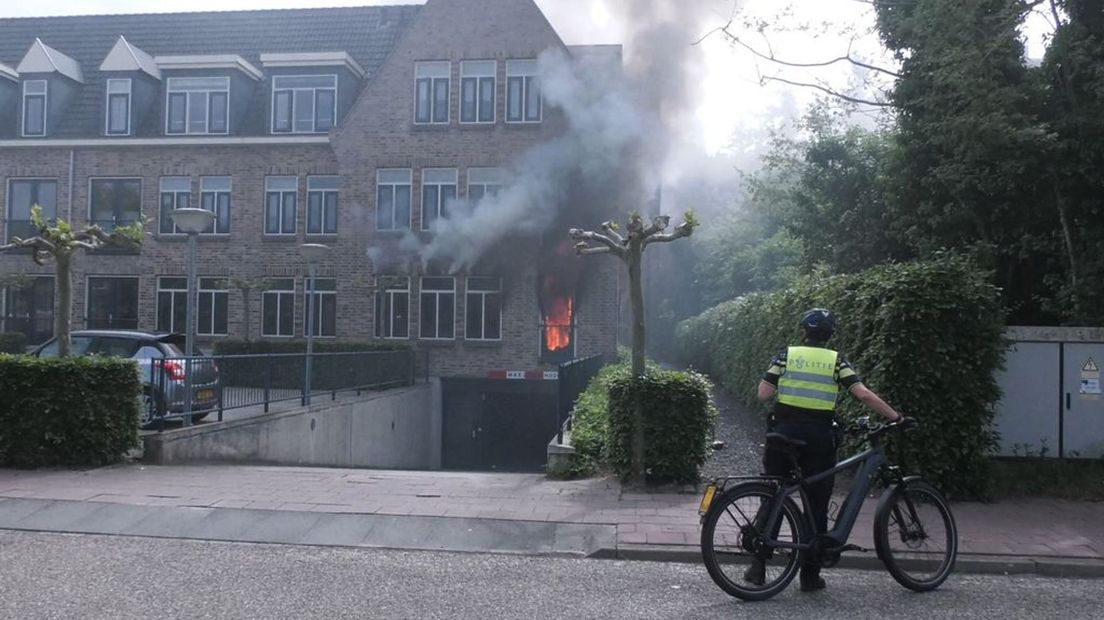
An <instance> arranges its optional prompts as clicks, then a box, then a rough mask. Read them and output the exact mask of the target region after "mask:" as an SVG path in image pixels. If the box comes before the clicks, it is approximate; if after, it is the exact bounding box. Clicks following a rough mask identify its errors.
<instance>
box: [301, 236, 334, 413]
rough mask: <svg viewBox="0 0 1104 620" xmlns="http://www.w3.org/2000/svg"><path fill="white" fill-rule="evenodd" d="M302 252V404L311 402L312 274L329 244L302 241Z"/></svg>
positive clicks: (327, 249) (312, 348)
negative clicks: (305, 289) (304, 353)
mask: <svg viewBox="0 0 1104 620" xmlns="http://www.w3.org/2000/svg"><path fill="white" fill-rule="evenodd" d="M299 249H300V250H301V251H302V252H303V258H304V259H306V261H307V274H308V284H307V286H308V292H307V325H306V332H307V363H306V365H305V367H306V370H305V371H304V375H303V405H304V406H305V405H309V404H310V402H311V363H312V356H313V355H314V313H315V312H316V310H315V307H314V276H315V273H316V271H317V269H318V263H319V262H320V261H321V260H322V259H323V258H324V257H325V256H326V254H327V253H328V252H329V251H330V246H328V245H325V244H322V243H304V244H303V245H301V246H299Z"/></svg>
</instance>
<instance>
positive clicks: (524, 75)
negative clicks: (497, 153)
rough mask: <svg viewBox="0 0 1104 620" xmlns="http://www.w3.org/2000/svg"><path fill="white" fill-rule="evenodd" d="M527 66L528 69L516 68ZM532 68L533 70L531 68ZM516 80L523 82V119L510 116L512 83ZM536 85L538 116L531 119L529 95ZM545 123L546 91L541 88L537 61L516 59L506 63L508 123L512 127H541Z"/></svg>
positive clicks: (521, 109)
mask: <svg viewBox="0 0 1104 620" xmlns="http://www.w3.org/2000/svg"><path fill="white" fill-rule="evenodd" d="M511 65H512V66H513V67H519V66H521V65H525V66H526V67H527V68H526V69H518V68H515V69H513V70H511ZM529 67H531V68H529ZM514 79H520V80H521V108H520V111H521V117H520V118H511V116H510V92H511V88H510V82H511V80H514ZM534 84H535V85H536V88H537V94H538V95H539V96H538V98H537V114H536V118H530V115H529V93H530V89H531V88H532V87H533V86H534ZM542 122H544V89H542V88H541V84H540V77H539V76H538V74H537V61H536V59H531V58H529V59H523V58H515V59H513V60H507V61H506V123H508V124H510V125H539V124H540V123H542Z"/></svg>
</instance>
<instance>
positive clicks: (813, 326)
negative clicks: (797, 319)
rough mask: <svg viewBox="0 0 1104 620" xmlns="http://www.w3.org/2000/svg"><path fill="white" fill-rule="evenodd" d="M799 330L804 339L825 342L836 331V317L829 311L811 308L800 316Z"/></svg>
mask: <svg viewBox="0 0 1104 620" xmlns="http://www.w3.org/2000/svg"><path fill="white" fill-rule="evenodd" d="M799 326H800V327H801V329H803V330H805V338H806V339H808V340H812V341H813V342H827V341H828V339H829V338H831V337H832V334H833V333H835V331H836V315H834V314H832V311H831V310H826V309H824V308H813V309H812V310H809V311H808V312H806V313H805V314H803V315H801V323H799Z"/></svg>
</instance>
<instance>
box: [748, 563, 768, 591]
mask: <svg viewBox="0 0 1104 620" xmlns="http://www.w3.org/2000/svg"><path fill="white" fill-rule="evenodd" d="M744 581H746V582H748V583H750V584H751V585H753V586H761V585H763V584H764V583H766V582H767V564H766V562H764V561H763V560H761V559H760V558H752V559H751V566H748V567H747V570H745V571H744Z"/></svg>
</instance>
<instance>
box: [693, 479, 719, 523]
mask: <svg viewBox="0 0 1104 620" xmlns="http://www.w3.org/2000/svg"><path fill="white" fill-rule="evenodd" d="M715 495H717V487H716V485H712V484H711V485H709V486H707V487H705V494H704V495H702V498H701V504H699V505H698V514H699V515H702V516H705V513H707V512H709V507H710V506H712V505H713V497H714V496H715Z"/></svg>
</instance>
